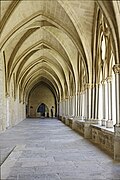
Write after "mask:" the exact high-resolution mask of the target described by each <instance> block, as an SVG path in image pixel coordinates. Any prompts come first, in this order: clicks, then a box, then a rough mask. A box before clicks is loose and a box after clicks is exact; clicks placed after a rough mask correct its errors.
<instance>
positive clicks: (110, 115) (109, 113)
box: [106, 77, 113, 128]
mask: <svg viewBox="0 0 120 180" xmlns="http://www.w3.org/2000/svg"><path fill="white" fill-rule="evenodd" d="M107 92H108V102H107V106H108V120H107V121H106V127H107V128H112V127H113V121H112V81H111V77H108V78H107Z"/></svg>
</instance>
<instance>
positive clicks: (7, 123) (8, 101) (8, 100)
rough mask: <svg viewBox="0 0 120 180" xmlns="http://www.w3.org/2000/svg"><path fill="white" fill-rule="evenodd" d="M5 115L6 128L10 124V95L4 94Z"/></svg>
mask: <svg viewBox="0 0 120 180" xmlns="http://www.w3.org/2000/svg"><path fill="white" fill-rule="evenodd" d="M6 115H7V116H6V118H7V122H6V128H9V126H10V96H9V95H7V96H6Z"/></svg>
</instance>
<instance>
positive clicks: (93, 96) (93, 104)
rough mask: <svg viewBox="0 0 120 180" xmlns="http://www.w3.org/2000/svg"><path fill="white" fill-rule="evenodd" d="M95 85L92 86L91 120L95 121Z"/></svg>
mask: <svg viewBox="0 0 120 180" xmlns="http://www.w3.org/2000/svg"><path fill="white" fill-rule="evenodd" d="M95 93H96V88H95V85H92V119H95Z"/></svg>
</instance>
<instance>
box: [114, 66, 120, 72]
mask: <svg viewBox="0 0 120 180" xmlns="http://www.w3.org/2000/svg"><path fill="white" fill-rule="evenodd" d="M113 71H114V73H115V74H120V64H115V65H114V66H113Z"/></svg>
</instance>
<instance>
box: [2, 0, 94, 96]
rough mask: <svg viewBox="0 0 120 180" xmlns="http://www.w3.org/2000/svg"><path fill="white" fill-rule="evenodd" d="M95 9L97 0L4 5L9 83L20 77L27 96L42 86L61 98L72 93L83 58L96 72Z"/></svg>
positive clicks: (17, 84) (50, 0)
mask: <svg viewBox="0 0 120 180" xmlns="http://www.w3.org/2000/svg"><path fill="white" fill-rule="evenodd" d="M94 9H95V2H94V1H88V2H87V3H86V2H85V1H82V0H81V1H80V0H75V1H72V0H39V1H38V0H34V1H33V0H30V1H29V0H28V1H27V0H26V1H25V0H24V1H23V0H21V1H1V10H2V11H1V12H2V15H1V18H2V19H1V30H2V33H1V44H0V47H1V48H2V50H3V51H4V53H5V61H6V74H7V75H6V76H7V78H8V81H10V79H11V78H12V76H13V73H14V74H15V84H16V87H18V86H19V87H20V88H21V89H22V90H23V94H25V95H26V97H27V96H28V94H29V92H30V91H31V89H33V87H34V86H36V85H37V84H38V85H39V83H40V82H42V83H43V82H44V83H46V84H47V86H49V87H50V88H51V89H52V91H54V92H55V93H56V95H58V96H59V97H60V96H62V97H64V96H66V95H69V94H70V91H69V89H70V87H69V84H70V79H72V80H73V82H74V83H75V82H77V80H78V74H77V69H78V67H77V59H78V57H80V58H82V59H83V61H84V64H85V66H86V68H87V69H88V70H89V72H91V71H92V68H91V65H92V63H91V61H92V53H91V44H92V28H93V20H94ZM89 76H90V75H89ZM75 85H76V84H75ZM66 91H67V94H64V92H65V93H66Z"/></svg>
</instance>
